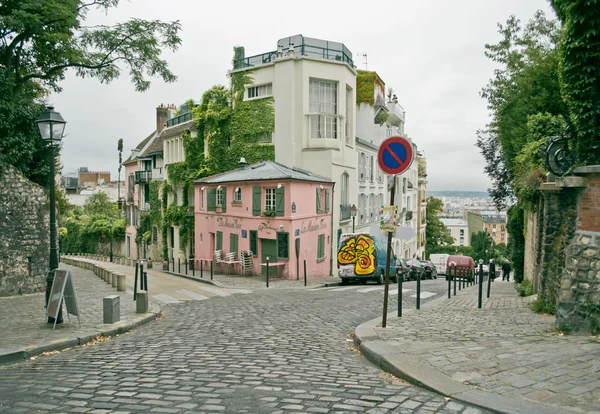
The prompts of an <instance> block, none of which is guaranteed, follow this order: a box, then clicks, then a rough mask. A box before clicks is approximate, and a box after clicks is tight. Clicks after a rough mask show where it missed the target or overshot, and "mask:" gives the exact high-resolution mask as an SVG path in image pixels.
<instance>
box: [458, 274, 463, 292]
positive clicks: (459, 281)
mask: <svg viewBox="0 0 600 414" xmlns="http://www.w3.org/2000/svg"><path fill="white" fill-rule="evenodd" d="M458 273H459V275H460V276H461V278H460V279H458V290H459V291H460V289H461V287H460V285H461V282H462V273H463V271H462V269H460V272H458Z"/></svg>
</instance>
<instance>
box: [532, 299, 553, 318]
mask: <svg viewBox="0 0 600 414" xmlns="http://www.w3.org/2000/svg"><path fill="white" fill-rule="evenodd" d="M529 306H530V307H531V310H532V311H534V312H535V313H543V314H547V315H554V314H556V306H555V305H551V304H549V303H546V302H544V300H542V299H539V298H538V299H537V300H535V301H533V302H531V303H530V304H529Z"/></svg>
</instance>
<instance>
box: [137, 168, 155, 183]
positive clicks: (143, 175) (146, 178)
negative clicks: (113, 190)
mask: <svg viewBox="0 0 600 414" xmlns="http://www.w3.org/2000/svg"><path fill="white" fill-rule="evenodd" d="M150 181H152V171H136V172H135V183H136V184H150Z"/></svg>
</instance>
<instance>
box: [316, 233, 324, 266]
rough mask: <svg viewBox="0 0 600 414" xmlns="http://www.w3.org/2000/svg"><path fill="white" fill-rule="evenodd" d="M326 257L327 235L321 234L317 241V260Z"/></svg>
mask: <svg viewBox="0 0 600 414" xmlns="http://www.w3.org/2000/svg"><path fill="white" fill-rule="evenodd" d="M324 258H325V235H324V234H319V241H318V243H317V260H322V259H324Z"/></svg>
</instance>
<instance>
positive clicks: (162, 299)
mask: <svg viewBox="0 0 600 414" xmlns="http://www.w3.org/2000/svg"><path fill="white" fill-rule="evenodd" d="M152 299H153V300H154V299H156V300H158V301H159V302H162V303H179V302H181V301H180V300H177V299H175V298H174V297H173V296H169V295H167V294H165V293H161V294H159V295H154V296H152Z"/></svg>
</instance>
